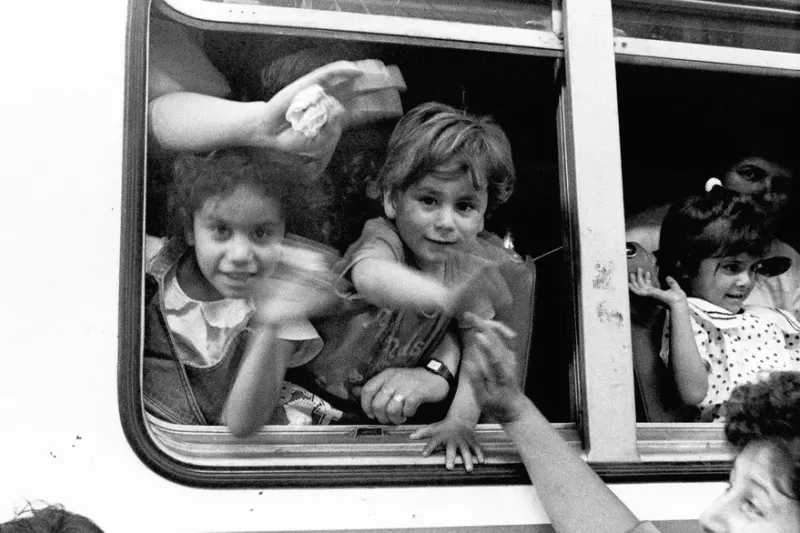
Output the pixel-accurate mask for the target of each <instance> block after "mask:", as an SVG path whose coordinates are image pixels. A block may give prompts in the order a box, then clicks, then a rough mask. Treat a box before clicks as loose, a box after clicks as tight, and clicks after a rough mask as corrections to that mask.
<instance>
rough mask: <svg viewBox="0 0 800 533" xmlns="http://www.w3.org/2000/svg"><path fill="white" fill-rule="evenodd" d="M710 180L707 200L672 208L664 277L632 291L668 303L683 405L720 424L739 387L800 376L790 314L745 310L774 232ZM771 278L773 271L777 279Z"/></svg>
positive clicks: (641, 279)
mask: <svg viewBox="0 0 800 533" xmlns="http://www.w3.org/2000/svg"><path fill="white" fill-rule="evenodd" d="M717 185H719V181H718V180H714V179H712V180H709V183H708V184H707V185H706V189H707V193H706V194H704V195H699V196H692V197H689V198H688V199H686V200H685V201H684V202H682V203H679V204H676V205H675V206H673V207H672V208H671V209H670V211H669V213H668V215H667V217H666V219H665V220H664V225H663V226H662V229H661V241H660V247H659V252H658V258H657V263H658V278H659V282H660V285H661V287H665V289H662V288H660V287H657V286H655V284H654V282H653V280H652V279H651V275H650V273H649V272H645V271H643V270H642V269H638V270H637V272H636V273H632V274H630V284H629V286H630V290H631V291H632V292H633V293H635V294H637V295H639V296H645V297H650V298H654V299H656V300H658V301H659V302H661V303H662V304H664V305H665V306H666V307H667V308H668V310H669V314H668V318H667V320H666V322H665V324H664V335H663V339H662V345H661V357H662V358H663V359H664V360H665V362H666V363H667V364H668V365H669V367H670V369H671V370H672V374H673V376H674V377H675V384H676V386H677V389H678V393H679V395H680V397H681V399H682V400H683V401H684V402H685V403H687V404H690V405H696V406H698V407H699V408H700V413H701V414H700V420H701V421H707V422H710V421H714V420H719V419H720V418H722V417H723V414H722V413H720V412H719V411H720V409H719V408H720V405H721V404H722V403H723V402H724V401H725V400H727V399H728V397H729V396H730V391H731V390H733V389H734V388H735V387H736V386H737V385H740V384H742V383H749V382H754V381H757V380H758V378H759V374H760V373H762V372H769V371H772V370H800V323H798V322H797V321H796V320H795V319H794V317H793V316H791V315H790V314H789V313H786V312H784V311H781V310H778V309H771V308H766V307H754V306H747V307H743V305H742V303H743V302H744V300H745V299H746V298H747V296H748V295H749V294H750V292H751V291H752V290H753V287H754V285H755V282H756V277H757V276H760V275H765V274H766V271H767V270H768V269H767V268H766V263H764V262H763V261H762V258H763V257H764V256H765V255H766V254H767V252H768V251H769V249H770V247H771V245H772V243H773V236H772V235H771V233H770V231H769V229H768V227H767V223H766V219H765V216H764V214H763V213H762V212H761V210H760V209H759V208H758V206H757V205H755V204H754V203H753V202H752V201H751V200H750V199H749V198H747V197H745V196H742V195H739V194H737V193H734V192H732V191H729V190H727V189H724V188H723V187H721V186H717ZM770 274H772V275H774V274H775V273H774V272H770Z"/></svg>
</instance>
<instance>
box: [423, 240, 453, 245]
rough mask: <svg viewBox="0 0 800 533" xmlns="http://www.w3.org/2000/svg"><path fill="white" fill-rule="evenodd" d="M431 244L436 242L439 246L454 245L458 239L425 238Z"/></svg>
mask: <svg viewBox="0 0 800 533" xmlns="http://www.w3.org/2000/svg"><path fill="white" fill-rule="evenodd" d="M425 240H427V241H428V242H429V243H431V244H435V245H437V246H452V245H454V244H456V241H438V240H436V239H425Z"/></svg>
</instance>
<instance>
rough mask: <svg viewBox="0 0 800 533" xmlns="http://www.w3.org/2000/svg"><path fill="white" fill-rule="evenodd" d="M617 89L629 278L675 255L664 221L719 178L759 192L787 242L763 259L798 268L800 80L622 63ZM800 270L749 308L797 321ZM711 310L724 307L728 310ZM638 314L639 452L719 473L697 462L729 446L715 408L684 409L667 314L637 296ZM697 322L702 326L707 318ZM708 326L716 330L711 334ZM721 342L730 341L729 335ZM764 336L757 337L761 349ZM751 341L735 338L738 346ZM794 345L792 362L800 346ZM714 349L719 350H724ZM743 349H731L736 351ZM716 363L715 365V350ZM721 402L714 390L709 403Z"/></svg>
mask: <svg viewBox="0 0 800 533" xmlns="http://www.w3.org/2000/svg"><path fill="white" fill-rule="evenodd" d="M781 74H782V73H781ZM617 83H618V99H619V114H620V118H619V121H620V139H621V153H622V169H623V184H624V204H625V212H626V234H627V235H626V236H627V240H629V241H632V242H636V243H637V244H636V245H633V244H632V245H631V248H630V250H629V254H628V258H629V259H628V260H629V268H630V269H631V271H635V270H636V269H637V268H640V267H643V268H644V269H645V270H648V269H652V268H653V267H654V255H653V254H651V253H650V252H653V251H655V250H658V249H659V248H660V247H661V246H662V245H664V246H666V244H663V243H662V242H660V239H659V237H660V234H659V231H660V228H661V223H662V221H663V217H664V215H665V213H666V210H667V209H668V207H669V206H670V205H671V204H672V203H674V202H677V201H682V200H683V199H684V198H686V197H687V196H689V195H692V194H704V184H705V183H706V180H707V179H708V178H710V177H712V176H714V177H718V178H719V179H720V180H721V181H722V182H724V183H725V185H726V186H727V187H729V188H733V189H736V190H740V191H742V192H751V193H754V194H755V197H756V198H757V199H759V200H761V201H762V202H763V206H764V207H765V211H766V213H767V215H768V219H769V220H771V221H773V222H774V223H775V227H776V229H777V232H778V237H779V239H780V240H781V244H779V245H778V246H777V247H776V248H774V249H772V250H766V251H765V253H768V254H769V255H776V256H780V257H784V256H785V257H789V258H791V259H792V261H793V262H796V261H797V259H796V257H797V252H796V251H795V250H796V249H797V246H798V243H797V230H796V228H797V221H796V220H794V218H793V217H794V216H795V212H796V210H795V209H792V207H791V206H792V205H793V202H795V201H796V198H794V195H795V193H794V191H795V190H796V183H794V181H793V178H794V176H795V175H796V172H797V168H798V167H797V162H798V161H797V157H796V147H797V145H798V143H799V142H800V135H798V133H797V128H796V124H798V120H800V105H798V102H797V98H796V95H797V94H798V91H800V79H798V78H797V77H796V76H793V77H787V76H778V75H772V76H765V75H759V74H755V73H752V72H751V71H750V69H749V68H743V67H740V66H737V65H728V66H727V67H726V68H725V70H724V71H721V70H719V69H715V70H713V71H712V70H705V69H704V70H700V69H685V68H680V67H676V66H666V65H665V66H642V65H630V64H618V65H617ZM737 180H738V181H737ZM667 238H668V239H669V237H667ZM655 253H656V254H657V253H658V252H655ZM671 253H672V252H671ZM673 255H674V254H673ZM658 258H659V260H660V261H663V262H665V264H666V263H669V264H672V263H671V262H670V261H673V260H674V258H671V256H669V257H667V258H665V257H664V256H663V254H662V255H659V256H658ZM794 268H796V267H795V266H792V267H791V269H790V270H789V271H788V272H786V274H782V275H781V274H780V272H777V271H776V272H771V271H769V272H765V273H764V275H759V276H757V277H758V279H757V280H756V281H755V288H754V289H753V292H752V293H751V294H750V296H749V298H748V300H745V302H744V303H745V304H753V305H762V306H770V307H776V308H782V309H784V310H785V311H787V312H788V313H789V314H794V315H797V308H796V307H795V305H796V304H795V303H794V302H793V294H795V291H796V289H797V286H796V284H795V283H794V282H792V281H791V280H792V279H793V275H794ZM782 270H785V266H784V267H783V268H782ZM773 274H776V275H773ZM697 283H699V282H697ZM686 284H688V285H689V286H687V287H685V289H686V291H687V292H688V293H689V294H690V296H691V295H692V293H691V291H695V290H696V291H700V290H701V289H699V288H698V287H700V285H696V284H695V282H694V281H690V278H684V285H686ZM745 290H746V289H742V291H745ZM701 294H709V293H701ZM695 296H698V295H697V294H695ZM712 296H713V295H712ZM712 296H709V298H710V299H713V298H712ZM714 303H716V304H717V305H719V306H724V305H725V303H724V301H722V300H719V299H718V300H714ZM631 306H632V341H633V352H634V353H633V357H634V366H635V371H636V379H637V400H638V401H637V419H638V420H639V421H640V422H643V424H640V425H639V439H640V441H639V446H640V452H641V453H642V454H643V455H648V456H649V457H651V458H654V459H653V460H663V461H667V462H669V461H672V462H673V463H678V464H682V468H684V471H686V470H688V469H691V470H692V471H694V472H703V471H707V470H708V469H709V468H711V469H714V468H716V467H714V464H713V462H709V463H706V464H705V465H703V466H698V465H697V464H696V463H694V461H697V459H698V458H699V457H703V458H704V459H708V460H709V461H713V460H714V459H722V458H724V457H725V454H726V451H725V448H724V446H722V443H723V442H724V439H723V436H722V430H721V424H719V423H718V422H715V414H717V413H716V410H715V408H713V407H711V406H709V405H700V407H699V408H698V407H695V406H694V405H687V402H686V400H683V399H681V398H682V396H681V394H680V393H679V392H678V388H677V385H676V379H677V377H674V376H673V374H672V372H671V369H668V368H667V367H666V366H665V365H664V363H663V361H662V359H661V357H660V351H661V349H662V342H663V340H662V330H663V322H664V319H665V313H664V310H663V307H662V306H659V305H655V304H654V300H652V299H648V298H646V297H641V296H636V295H631ZM724 308H725V309H728V307H724ZM746 315H747V313H743V314H741V315H738V316H746ZM697 316H698V317H700V315H697ZM697 320H698V322H697V323H698V324H700V323H701V322H702V320H703V319H702V318H697ZM703 327H704V328H707V327H708V328H710V326H709V325H708V324H705V325H703ZM724 331H733V330H728V329H726V330H724ZM787 331H788V329H786V328H784V330H782V331H781V332H776V333H775V334H776V335H780V336H781V338H783V335H784V334H785V333H786V332H787ZM719 334H720V335H721V336H725V338H726V339H727V335H728V334H727V333H724V332H723V330H720V332H719ZM756 335H757V334H756V333H753V338H755V336H756ZM742 337H744V335H742ZM742 337H738V336H737V337H736V338H733V337H732V340H731V342H732V343H736V342H738V341H739V340H741V338H742ZM786 339H787V341H786V342H787V344H786V345H787V346H788V347H789V351H791V350H790V349H791V346H792V343H793V342H794V341H793V336H790V337H786ZM708 342H709V346H710V345H711V344H712V343H716V340H714V339H710V340H709V341H708ZM743 342H746V341H743ZM715 346H716V344H715ZM734 346H735V344H730V347H731V348H732V349H734V350H735V349H736V348H734ZM749 349H751V350H756V349H758V350H761V348H760V347H750V348H749ZM708 353H709V354H712V348H709V352H708ZM713 353H716V352H713ZM711 356H712V357H713V355H711ZM723 357H724V356H723ZM789 364H790V366H791V365H792V364H795V363H793V362H791V361H790V362H789ZM714 374H715V375H714V376H712V377H711V378H709V386H710V387H712V388H714V389H715V388H716V387H721V388H722V389H725V388H726V387H727V384H726V380H727V379H737V378H736V376H728V375H727V374H726V372H724V371H720V372H714ZM712 394H713V391H712V390H709V398H710V397H711V395H712ZM683 398H685V396H684V397H683ZM678 443H680V444H678ZM676 468H677V469H680V468H681V467H680V466H679V467H675V466H674V464H673V465H670V467H669V468H668V470H670V471H673V472H674V471H675V469H676Z"/></svg>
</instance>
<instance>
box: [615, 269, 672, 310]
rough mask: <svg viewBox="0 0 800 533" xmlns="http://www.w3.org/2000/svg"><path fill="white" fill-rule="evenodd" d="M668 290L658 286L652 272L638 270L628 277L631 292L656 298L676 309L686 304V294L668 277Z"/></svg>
mask: <svg viewBox="0 0 800 533" xmlns="http://www.w3.org/2000/svg"><path fill="white" fill-rule="evenodd" d="M666 282H667V285H668V286H669V288H668V289H667V290H664V289H661V288H660V287H658V286H656V284H655V282H654V280H653V278H652V275H651V274H650V272H649V271H648V272H645V271H644V270H643V269H641V268H637V269H636V272H635V273H633V272H631V273H630V274H629V276H628V287H629V288H630V290H631V292H632V293H634V294H636V295H638V296H643V297H645V298H654V299H656V300H658V301H659V302H661V303H663V304H664V305H667V306H669V307H670V308H671V307H674V306H675V305H682V304H685V303H686V293H685V292H684V291H683V289H681V286H680V285H679V284H678V282H677V281H675V278H673V277H672V276H667V278H666Z"/></svg>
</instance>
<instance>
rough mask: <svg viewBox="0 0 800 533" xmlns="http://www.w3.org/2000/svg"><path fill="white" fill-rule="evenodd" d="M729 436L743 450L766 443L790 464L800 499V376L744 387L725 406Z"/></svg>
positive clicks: (777, 375)
mask: <svg viewBox="0 0 800 533" xmlns="http://www.w3.org/2000/svg"><path fill="white" fill-rule="evenodd" d="M724 412H725V416H726V421H725V436H726V437H727V438H728V441H729V442H730V443H731V444H733V445H734V446H736V447H737V448H738V449H739V450H742V449H744V448H745V447H746V446H747V445H748V444H750V443H753V442H765V443H770V444H773V445H774V448H775V449H776V450H777V451H778V452H779V453H780V454H781V455H782V456H783V457H784V458H785V459H786V460H787V461H788V464H790V465H791V469H790V471H789V472H787V474H788V477H789V481H790V487H791V490H792V494H787V496H790V497H792V498H794V499H800V372H772V373H770V375H769V377H768V378H767V379H766V380H765V381H760V382H757V383H748V384H745V385H740V386H739V387H737V388H735V389H734V390H733V392H732V393H731V397H730V399H728V401H727V402H725V406H724Z"/></svg>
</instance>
